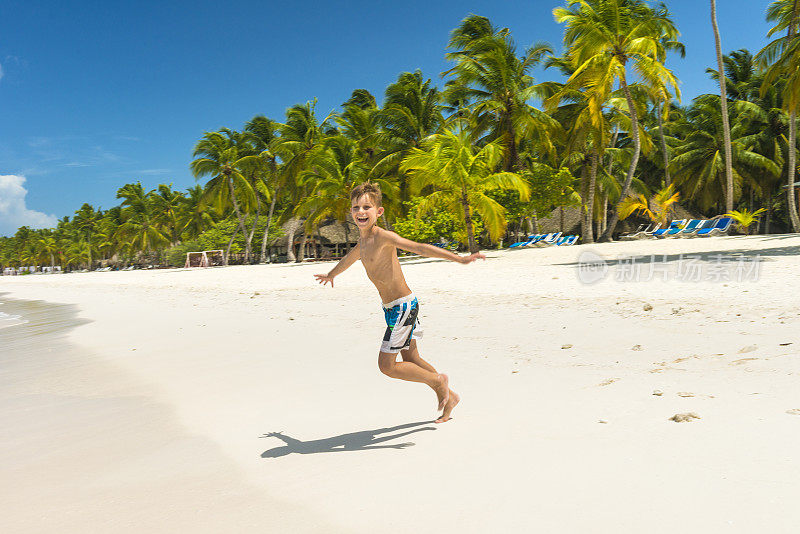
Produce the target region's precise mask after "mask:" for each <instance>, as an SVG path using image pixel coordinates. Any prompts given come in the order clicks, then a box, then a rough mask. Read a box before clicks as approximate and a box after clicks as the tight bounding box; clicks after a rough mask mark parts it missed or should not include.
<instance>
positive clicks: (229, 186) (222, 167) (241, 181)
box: [189, 129, 257, 265]
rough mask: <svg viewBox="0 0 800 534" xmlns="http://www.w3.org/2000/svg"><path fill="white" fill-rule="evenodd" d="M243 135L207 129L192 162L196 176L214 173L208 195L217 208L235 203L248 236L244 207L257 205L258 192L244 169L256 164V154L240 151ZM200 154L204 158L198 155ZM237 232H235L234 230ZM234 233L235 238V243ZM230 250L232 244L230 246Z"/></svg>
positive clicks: (246, 257)
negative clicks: (245, 153) (246, 176)
mask: <svg viewBox="0 0 800 534" xmlns="http://www.w3.org/2000/svg"><path fill="white" fill-rule="evenodd" d="M240 144H241V136H240V134H238V132H233V131H231V130H228V129H223V130H221V131H219V132H206V133H205V134H204V135H203V138H202V139H201V140H200V141H198V142H197V144H196V145H195V148H194V152H193V154H192V155H193V156H194V157H195V158H196V159H195V160H194V161H192V162H191V164H190V165H189V167H190V169H191V170H192V174H194V176H195V178H200V177H202V176H209V175H210V176H212V178H211V179H210V180H209V181H208V182H206V185H205V189H206V193H207V195H208V197H207V198H209V199H210V201H211V202H213V203H214V204H215V205H216V207H217V210H218V211H220V212H222V211H224V208H225V206H227V205H230V204H232V205H233V211H234V213H235V214H236V219H237V221H238V223H239V225H238V229H239V230H240V231H241V232H242V235H245V236H247V229H246V227H245V220H244V213H243V210H242V207H246V208H248V207H250V206H252V205H254V204H255V203H256V202H257V200H256V193H255V190H254V189H253V187H252V184H251V183H250V181H249V180H248V179H247V178H245V176H244V174H243V173H244V172H245V169H246V168H247V166H248V165H253V164H255V161H254V160H255V159H256V156H254V155H252V154H248V155H242V154H241V153H240V148H241V147H240V146H237V145H240ZM198 156H200V157H198ZM234 235H235V232H234ZM232 241H233V236H232V237H231V242H232ZM229 249H230V247H229ZM249 260H250V247H249V242H248V246H247V247H246V248H245V261H249ZM224 261H225V264H226V265H227V263H228V251H226V253H225V258H224Z"/></svg>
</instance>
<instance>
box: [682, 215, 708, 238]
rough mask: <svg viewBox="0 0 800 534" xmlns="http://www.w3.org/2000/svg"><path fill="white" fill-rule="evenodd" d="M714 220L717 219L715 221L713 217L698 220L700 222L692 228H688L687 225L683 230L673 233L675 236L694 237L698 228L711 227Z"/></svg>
mask: <svg viewBox="0 0 800 534" xmlns="http://www.w3.org/2000/svg"><path fill="white" fill-rule="evenodd" d="M716 222H717V221H715V220H714V219H706V220H702V221H700V224H698V225H697V226H695V227H694V228H688V225H687V228H684V229H683V230H681V231H680V232H678V233H677V234H675V237H694V236H696V235H697V232H698V231H699V230H702V229H704V228H712V227H713V226H714V224H715V223H716Z"/></svg>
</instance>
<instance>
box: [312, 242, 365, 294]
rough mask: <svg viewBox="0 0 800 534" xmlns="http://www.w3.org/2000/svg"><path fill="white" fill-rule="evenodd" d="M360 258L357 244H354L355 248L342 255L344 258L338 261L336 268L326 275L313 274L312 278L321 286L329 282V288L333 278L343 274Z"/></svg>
mask: <svg viewBox="0 0 800 534" xmlns="http://www.w3.org/2000/svg"><path fill="white" fill-rule="evenodd" d="M360 258H361V252H360V251H359V248H358V244H356V246H354V247H353V248H351V249H350V252H348V253H347V254H345V255H344V258H342V259H341V260H339V263H337V264H336V266H334V268H333V269H331V270H330V272H328V274H315V275H314V278H316V279H317V281H319V283H320V284H322V285H325V284H327V283H328V282H330V283H331V287H333V278H334V277H335V276H338V275H339V274H341V273H342V272H344V270H345V269H347V268H348V267H350V266H351V265H353V264H354V263H355V262H356V260H358V259H360Z"/></svg>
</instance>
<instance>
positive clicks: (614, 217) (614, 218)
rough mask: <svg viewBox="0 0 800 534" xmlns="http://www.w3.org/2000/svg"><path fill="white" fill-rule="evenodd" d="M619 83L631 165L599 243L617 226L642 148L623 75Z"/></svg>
mask: <svg viewBox="0 0 800 534" xmlns="http://www.w3.org/2000/svg"><path fill="white" fill-rule="evenodd" d="M619 83H620V86H622V91H623V92H624V93H625V100H627V102H628V110H629V112H630V114H631V135H632V136H633V157H632V158H631V166H630V167H629V168H628V174H627V175H626V176H625V183H624V184H623V185H622V192H621V193H620V195H619V201H618V202H617V205H616V207H615V208H614V212H613V213H612V214H611V220H610V221H609V223H608V227H607V228H606V231H605V232H604V233H603V235H602V236H601V237H600V239H598V241H599V242H601V243H603V242H607V241H611V236H612V234H613V233H614V230H616V228H617V223H618V222H619V206H620V204H621V203H622V201H623V199H624V198H625V197H626V196H628V191H630V188H631V182H632V181H633V173H634V172H636V165H637V164H638V163H639V154H640V153H641V150H642V145H641V141H640V139H639V118H638V114H637V113H636V107H635V106H634V104H633V98H632V97H631V91H630V88H629V87H628V83H627V82H626V81H625V78H624V77H622V78H621V79H620V81H619Z"/></svg>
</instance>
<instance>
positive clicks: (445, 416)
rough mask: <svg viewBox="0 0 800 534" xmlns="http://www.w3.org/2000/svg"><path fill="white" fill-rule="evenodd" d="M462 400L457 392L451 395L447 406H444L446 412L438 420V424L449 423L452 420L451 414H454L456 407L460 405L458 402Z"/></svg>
mask: <svg viewBox="0 0 800 534" xmlns="http://www.w3.org/2000/svg"><path fill="white" fill-rule="evenodd" d="M460 400H461V397H459V396H458V395H457V394H456V392H455V391H453V392H452V393H450V398H449V400H448V401H447V404H445V405H444V411H443V412H442V416H441V417H440V418H439V419H437V420H436V422H437V423H446V422H447V421H449V420H450V419H451V418H450V414H451V413H452V412H453V408H455V407H456V404H458V401H460Z"/></svg>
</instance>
